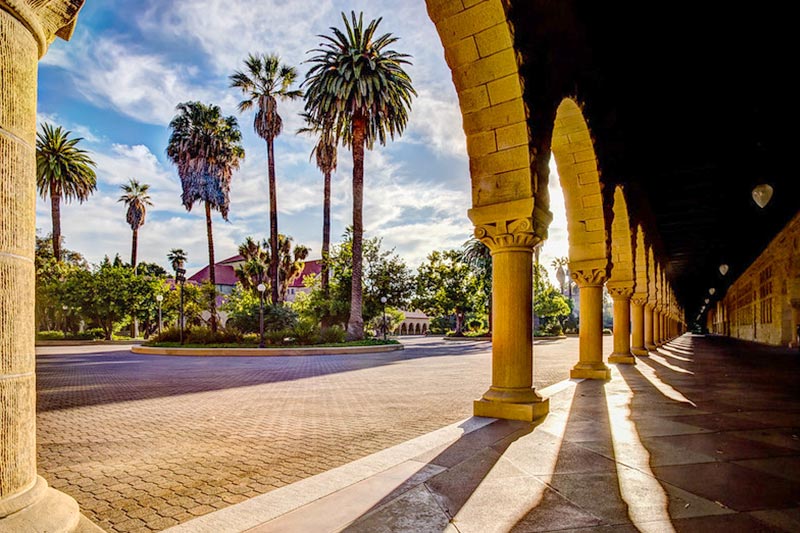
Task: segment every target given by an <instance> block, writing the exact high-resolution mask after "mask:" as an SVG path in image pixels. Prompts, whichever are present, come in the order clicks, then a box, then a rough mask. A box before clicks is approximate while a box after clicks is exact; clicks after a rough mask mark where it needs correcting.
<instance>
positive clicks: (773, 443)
mask: <svg viewBox="0 0 800 533" xmlns="http://www.w3.org/2000/svg"><path fill="white" fill-rule="evenodd" d="M637 360H638V364H636V365H617V366H614V367H613V369H612V378H611V380H610V381H608V382H603V381H599V380H584V381H567V382H562V383H561V384H557V385H554V386H552V387H548V388H546V389H543V390H542V392H543V395H544V394H547V395H549V397H550V406H551V412H550V414H549V415H548V416H547V418H546V419H545V420H544V422H543V423H541V424H539V425H538V426H537V425H533V424H530V423H525V422H514V421H503V420H494V419H486V418H477V417H473V418H471V419H467V420H466V421H464V422H462V423H460V424H454V425H453V426H448V427H447V428H443V429H441V430H439V431H436V432H433V433H430V434H428V435H425V436H423V437H420V438H418V439H415V440H413V441H409V442H407V443H404V444H401V445H399V446H395V447H393V448H390V449H388V450H384V451H382V452H379V453H377V454H374V455H373V456H369V457H366V458H364V459H362V460H359V461H356V462H355V463H351V464H349V465H345V466H342V467H339V468H337V469H334V470H332V471H329V472H325V473H323V474H320V475H318V476H314V477H312V478H308V479H306V480H303V481H301V482H298V483H296V484H293V485H289V486H287V487H284V488H282V489H278V490H275V491H273V492H270V493H268V494H265V495H262V496H259V497H256V498H253V499H252V500H248V501H246V502H243V503H241V504H238V505H235V506H232V507H230V508H227V509H223V510H221V511H218V512H217V513H212V514H210V515H207V516H204V517H201V518H199V519H197V520H195V521H191V522H187V523H185V524H182V525H181V526H178V527H176V528H175V529H174V531H242V530H247V529H249V528H255V529H253V531H258V532H262V533H263V532H268V531H312V530H313V531H337V530H341V529H346V530H347V531H370V532H379V531H415V532H419V531H450V532H456V531H460V532H481V533H485V532H490V531H508V530H513V531H551V530H560V531H561V530H581V531H583V530H584V528H586V530H587V531H591V530H602V531H615V532H616V531H625V532H627V531H637V530H638V531H660V532H661V531H723V530H727V531H798V530H800V393H798V389H797V382H798V379H800V354H798V353H797V352H796V351H789V350H787V349H783V348H771V347H764V346H761V345H755V344H751V343H745V342H742V341H734V340H730V339H726V338H720V337H703V336H695V335H689V334H687V335H683V336H681V337H679V338H677V339H675V340H673V341H672V342H669V343H667V344H665V345H664V346H662V347H660V348H658V349H657V350H656V351H653V352H651V355H650V356H648V357H639V358H637Z"/></svg>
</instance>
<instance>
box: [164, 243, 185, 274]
mask: <svg viewBox="0 0 800 533" xmlns="http://www.w3.org/2000/svg"><path fill="white" fill-rule="evenodd" d="M186 257H187V256H186V252H185V251H183V248H173V249H172V250H170V251H169V253H168V254H167V261H169V262H170V264H171V265H172V270H178V269H179V268H183V265H184V263H186Z"/></svg>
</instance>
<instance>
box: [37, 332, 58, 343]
mask: <svg viewBox="0 0 800 533" xmlns="http://www.w3.org/2000/svg"><path fill="white" fill-rule="evenodd" d="M36 339H37V340H40V341H60V340H63V339H64V332H63V331H40V332H39V333H37V334H36Z"/></svg>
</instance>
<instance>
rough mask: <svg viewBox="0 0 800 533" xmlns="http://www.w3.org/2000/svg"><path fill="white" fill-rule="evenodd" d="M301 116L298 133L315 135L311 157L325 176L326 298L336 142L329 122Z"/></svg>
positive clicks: (324, 287) (323, 206)
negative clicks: (301, 121)
mask: <svg viewBox="0 0 800 533" xmlns="http://www.w3.org/2000/svg"><path fill="white" fill-rule="evenodd" d="M301 116H302V117H303V119H304V120H305V121H306V126H305V127H304V128H301V129H300V130H298V133H310V134H313V135H317V144H316V145H314V148H313V150H311V157H313V158H315V159H316V163H317V168H318V169H319V170H320V171H321V172H322V175H323V176H324V178H325V186H324V192H323V202H322V274H321V280H320V283H321V285H322V294H324V295H325V297H326V298H327V297H328V285H329V283H330V269H329V268H328V256H329V255H330V248H331V174H333V172H335V171H336V163H337V158H338V157H337V149H336V145H337V142H336V137H335V135H334V132H333V128H332V124H331V123H330V122H315V121H314V118H313V117H312V116H311V115H309V114H308V113H302V115H301Z"/></svg>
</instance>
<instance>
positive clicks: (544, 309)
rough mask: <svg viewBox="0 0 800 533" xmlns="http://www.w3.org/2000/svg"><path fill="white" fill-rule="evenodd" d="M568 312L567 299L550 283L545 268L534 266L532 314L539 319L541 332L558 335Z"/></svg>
mask: <svg viewBox="0 0 800 533" xmlns="http://www.w3.org/2000/svg"><path fill="white" fill-rule="evenodd" d="M570 311H571V309H570V306H569V303H568V302H567V299H566V298H565V297H564V295H563V294H561V292H560V291H559V290H558V289H556V288H555V287H553V284H552V283H550V280H549V279H548V275H547V270H546V269H545V267H544V266H542V265H539V264H534V265H533V314H534V316H536V317H538V318H539V321H540V327H541V329H542V331H543V332H544V333H546V334H560V333H561V330H562V329H563V327H562V324H561V321H562V320H563V319H565V318H566V317H568V316H569V314H570Z"/></svg>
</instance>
